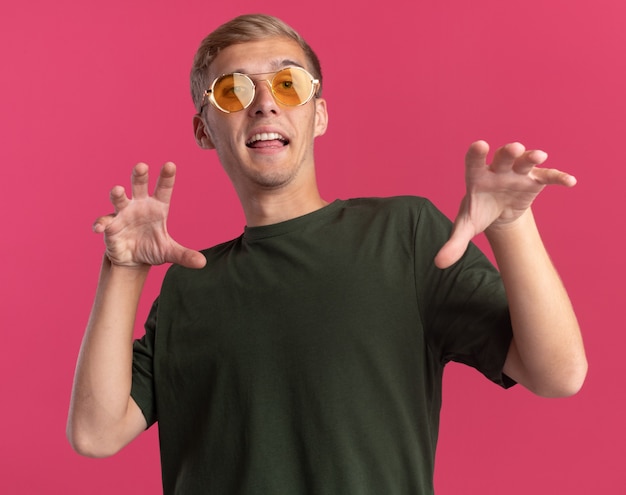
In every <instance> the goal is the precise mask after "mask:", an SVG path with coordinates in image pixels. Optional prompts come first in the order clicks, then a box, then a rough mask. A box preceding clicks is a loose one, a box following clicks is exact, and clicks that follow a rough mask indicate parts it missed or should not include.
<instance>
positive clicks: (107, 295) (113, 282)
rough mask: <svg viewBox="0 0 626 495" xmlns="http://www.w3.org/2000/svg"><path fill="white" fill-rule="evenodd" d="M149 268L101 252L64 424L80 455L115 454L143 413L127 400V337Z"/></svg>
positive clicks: (129, 367)
mask: <svg viewBox="0 0 626 495" xmlns="http://www.w3.org/2000/svg"><path fill="white" fill-rule="evenodd" d="M148 270H149V267H148V265H145V266H140V267H135V268H126V267H117V266H112V265H111V263H110V262H109V260H108V258H106V256H105V258H104V260H103V263H102V269H101V273H100V280H99V282H98V290H97V293H96V298H95V301H94V305H93V309H92V312H91V316H90V318H89V322H88V324H87V329H86V331H85V336H84V338H83V343H82V346H81V350H80V354H79V357H78V363H77V366H76V375H75V379H74V387H73V391H72V400H71V404H70V411H69V417H68V425H67V434H68V438H69V440H70V443H71V444H72V445H73V446H74V448H75V449H76V450H78V451H79V452H81V453H83V454H85V455H93V456H100V455H108V454H110V453H114V451H117V450H119V448H121V447H122V446H123V445H125V444H126V443H127V441H130V439H131V438H127V437H129V436H132V435H135V434H136V433H138V432H139V431H141V426H142V425H141V419H142V418H139V417H138V415H137V411H136V410H135V411H132V410H131V409H133V408H134V409H136V406H135V405H134V403H132V401H131V400H130V388H131V382H132V340H133V329H134V324H135V317H136V313H137V305H138V302H139V298H140V295H141V291H142V289H143V285H144V283H145V280H146V277H147V273H148ZM137 420H139V423H138V421H137ZM143 428H145V425H143ZM136 430H138V431H136Z"/></svg>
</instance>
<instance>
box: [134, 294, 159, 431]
mask: <svg viewBox="0 0 626 495" xmlns="http://www.w3.org/2000/svg"><path fill="white" fill-rule="evenodd" d="M157 312H158V299H157V300H156V301H154V303H153V304H152V308H151V309H150V313H149V315H148V319H147V320H146V323H145V330H146V333H145V335H144V336H143V337H141V338H140V339H137V340H135V342H134V343H133V382H132V387H131V392H130V395H131V397H132V398H133V400H134V401H135V402H136V403H137V405H138V406H139V408H140V409H141V412H142V413H143V415H144V417H145V419H146V422H147V423H148V427H150V426H152V425H153V424H154V423H155V422H156V421H157V413H156V402H155V397H154V373H153V359H154V337H155V332H156V324H157Z"/></svg>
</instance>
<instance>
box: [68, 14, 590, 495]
mask: <svg viewBox="0 0 626 495" xmlns="http://www.w3.org/2000/svg"><path fill="white" fill-rule="evenodd" d="M321 85H322V77H321V70H320V67H319V62H318V60H317V57H316V56H315V54H314V53H313V52H312V51H311V49H310V48H309V47H308V45H307V44H306V43H305V42H304V41H303V40H302V39H301V38H300V37H299V36H298V35H297V34H296V33H295V32H294V31H293V30H292V29H291V28H290V27H288V26H286V25H285V24H283V23H282V22H281V21H279V20H277V19H275V18H272V17H268V16H259V15H257V16H242V17H239V18H236V19H234V20H232V21H230V22H229V23H226V24H225V25H223V26H221V27H220V28H218V29H217V30H216V31H214V32H213V33H212V34H211V35H209V36H208V37H207V38H206V39H205V40H204V41H203V43H202V45H201V46H200V49H199V51H198V53H197V55H196V58H195V62H194V68H193V70H192V93H193V97H194V101H195V104H196V107H197V109H198V114H197V115H196V116H195V117H194V128H195V135H196V139H197V142H198V144H199V145H200V146H201V147H203V148H206V149H215V150H216V151H217V153H218V155H219V158H220V161H221V163H222V165H223V167H224V169H225V170H226V172H227V174H228V175H229V177H230V179H231V181H232V183H233V186H234V187H235V189H236V191H237V193H238V195H239V198H240V200H241V204H242V206H243V209H244V212H245V216H246V221H247V226H246V228H245V231H244V233H243V234H242V235H241V236H240V237H239V238H237V239H234V240H232V241H230V242H226V243H224V244H221V245H218V246H215V247H213V248H211V249H207V250H205V251H203V252H202V253H199V252H196V251H192V250H189V249H186V248H184V247H182V246H180V245H179V244H177V243H176V242H175V241H173V240H172V239H171V238H170V237H169V235H168V233H167V230H166V218H167V213H168V207H169V201H170V196H171V192H172V188H173V185H174V176H175V168H174V165H173V164H171V163H168V164H166V165H165V166H164V167H163V168H162V170H161V173H160V176H159V179H158V183H157V185H156V188H155V191H154V195H153V196H150V195H149V194H148V167H147V166H146V165H145V164H139V165H137V166H136V167H135V169H134V170H133V177H132V199H131V198H129V197H127V195H126V193H125V192H124V189H123V188H121V187H116V188H114V189H113V190H112V192H111V199H112V203H113V206H114V208H115V214H114V215H109V216H105V217H102V218H100V219H98V220H97V221H96V223H95V226H94V229H95V231H96V232H99V233H103V234H104V238H105V242H106V254H105V256H104V261H103V266H102V273H101V277H100V281H99V285H98V292H97V295H96V300H95V302H94V307H93V311H92V315H91V318H90V321H89V323H88V326H87V330H86V333H85V337H84V341H83V345H82V348H81V353H80V356H79V360H78V365H77V371H76V378H75V384H74V392H73V397H72V403H71V406H70V414H69V419H68V437H69V439H70V442H71V443H72V445H73V446H74V448H75V449H76V450H77V451H78V452H80V453H82V454H84V455H90V456H107V455H112V454H114V453H115V452H117V451H118V450H119V449H121V448H122V447H123V446H124V445H126V444H127V443H128V442H130V441H131V440H132V439H133V438H135V437H136V436H137V435H139V434H140V433H141V432H142V431H143V430H144V429H146V427H148V426H150V425H152V424H153V423H154V422H156V421H158V423H159V434H160V441H161V458H162V470H163V486H164V492H165V493H168V494H169V493H184V494H193V493H202V494H206V493H216V494H220V495H221V494H231V493H238V494H263V495H266V494H290V495H292V494H304V493H307V494H308V493H314V494H341V495H347V494H359V495H363V494H376V495H380V494H383V493H384V494H426V493H432V491H433V486H432V475H433V461H434V453H435V445H436V441H437V432H438V422H439V409H440V402H441V379H442V374H443V368H444V365H445V363H446V362H448V361H450V360H456V361H460V362H464V363H466V364H468V365H471V366H473V367H476V368H477V369H478V370H480V371H481V372H482V373H483V374H485V375H486V376H487V377H488V378H489V379H491V380H493V381H494V382H496V383H499V384H500V385H502V386H505V387H506V386H510V385H512V384H513V383H514V382H519V383H520V384H522V385H523V386H525V387H527V388H529V389H530V390H532V391H533V392H535V393H537V394H540V395H544V396H567V395H571V394H573V393H575V392H576V391H577V390H578V389H579V388H580V386H581V385H582V382H583V380H584V377H585V374H586V360H585V355H584V350H583V346H582V341H581V336H580V332H579V329H578V324H577V321H576V318H575V315H574V312H573V310H572V308H571V305H570V302H569V299H568V296H567V294H566V292H565V290H564V288H563V286H562V284H561V282H560V280H559V277H558V275H557V273H556V272H555V270H554V267H553V266H552V264H551V262H550V260H549V258H548V255H547V253H546V251H545V249H544V247H543V245H542V242H541V239H540V236H539V233H538V231H537V228H536V226H535V223H534V221H533V216H532V212H531V210H530V206H531V203H532V202H533V200H534V198H535V197H536V196H537V194H538V193H539V192H540V191H541V190H542V189H543V187H544V186H545V185H547V184H560V185H565V186H572V185H574V183H575V179H574V178H573V177H571V176H570V175H568V174H566V173H562V172H559V171H556V170H551V169H546V168H539V167H538V165H541V164H542V163H543V162H544V160H545V159H546V154H545V153H543V152H542V151H537V150H535V151H526V150H525V149H524V147H523V146H522V145H521V144H519V143H512V144H509V145H506V146H504V147H502V148H500V149H499V150H497V152H496V153H495V156H494V159H493V162H492V163H491V164H490V165H487V164H486V162H485V160H486V155H487V151H488V146H487V144H486V143H484V142H480V141H479V142H476V143H474V144H472V146H471V147H470V149H469V151H468V153H467V157H466V167H467V169H466V176H467V194H466V196H465V198H463V200H462V203H461V208H460V210H459V214H458V217H457V219H456V222H455V224H454V226H453V227H452V226H451V225H450V224H449V222H448V221H447V220H446V219H445V218H444V217H443V215H442V214H440V213H439V212H438V211H437V210H436V209H435V208H434V207H433V206H432V205H431V204H430V203H429V202H428V201H426V200H424V199H422V198H413V197H401V198H387V199H367V198H366V199H355V200H347V201H342V200H336V201H334V202H332V203H330V204H329V203H327V202H326V201H325V200H324V199H322V197H321V196H320V194H319V192H318V188H317V184H316V179H315V167H314V158H313V143H314V140H315V138H316V137H318V136H320V135H322V134H324V132H325V130H326V126H327V120H328V116H327V110H326V103H325V101H324V100H323V99H322V98H321V97H320V92H321ZM482 231H485V232H486V235H487V237H488V239H489V242H490V244H491V246H492V248H493V251H494V254H495V257H496V259H497V262H498V265H499V268H500V271H501V274H498V273H497V272H496V270H495V269H494V268H493V267H492V266H491V265H490V264H489V263H488V261H487V260H486V259H485V258H484V256H483V255H482V254H481V253H479V252H478V250H477V249H476V248H475V247H474V246H473V245H471V244H470V243H469V241H470V239H471V238H472V237H473V236H474V235H476V234H477V233H479V232H482ZM468 244H469V246H468ZM166 262H172V263H175V265H174V266H172V268H171V269H170V270H169V271H168V274H167V276H166V278H165V280H164V283H163V288H162V291H161V295H160V297H159V299H158V301H157V302H156V303H155V305H154V306H153V309H152V311H151V313H150V316H149V318H148V321H147V324H146V335H145V337H144V338H142V339H141V340H139V341H137V342H135V343H134V347H133V343H132V334H133V325H134V321H135V316H136V308H137V303H138V300H139V297H140V293H141V290H142V286H143V283H144V281H145V279H146V276H147V273H148V271H149V268H150V266H151V265H156V264H161V263H166ZM505 291H506V298H505Z"/></svg>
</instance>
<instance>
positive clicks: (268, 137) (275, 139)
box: [246, 132, 289, 148]
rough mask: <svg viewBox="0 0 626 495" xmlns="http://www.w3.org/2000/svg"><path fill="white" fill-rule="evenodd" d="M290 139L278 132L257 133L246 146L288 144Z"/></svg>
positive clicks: (258, 146) (267, 146) (260, 146)
mask: <svg viewBox="0 0 626 495" xmlns="http://www.w3.org/2000/svg"><path fill="white" fill-rule="evenodd" d="M288 144H289V139H287V138H286V137H284V136H282V135H280V134H278V133H277V132H263V133H261V134H255V135H254V136H252V137H251V138H250V139H248V141H246V146H247V147H248V148H271V147H279V146H287V145H288Z"/></svg>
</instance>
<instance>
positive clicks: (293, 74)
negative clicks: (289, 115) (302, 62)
mask: <svg viewBox="0 0 626 495" xmlns="http://www.w3.org/2000/svg"><path fill="white" fill-rule="evenodd" d="M272 92H273V93H274V96H275V97H276V99H277V100H278V101H280V102H281V103H282V104H283V105H289V106H296V105H302V104H303V103H305V102H306V101H308V100H309V99H310V98H311V96H312V93H313V83H312V81H311V76H309V74H308V73H307V72H306V71H305V70H304V69H300V68H299V67H289V68H287V69H283V70H281V71H278V72H277V73H276V75H275V76H274V78H273V79H272Z"/></svg>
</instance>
